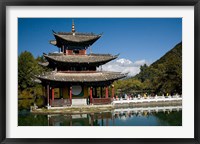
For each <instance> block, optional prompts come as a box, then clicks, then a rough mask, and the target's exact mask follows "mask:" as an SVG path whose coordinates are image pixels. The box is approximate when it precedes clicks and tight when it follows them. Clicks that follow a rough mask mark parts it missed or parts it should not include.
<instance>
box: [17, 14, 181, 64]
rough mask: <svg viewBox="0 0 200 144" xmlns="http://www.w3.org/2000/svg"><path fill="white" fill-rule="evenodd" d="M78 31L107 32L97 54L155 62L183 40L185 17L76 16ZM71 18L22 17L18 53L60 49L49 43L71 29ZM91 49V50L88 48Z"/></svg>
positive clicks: (36, 53)
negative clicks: (56, 36) (183, 20)
mask: <svg viewBox="0 0 200 144" xmlns="http://www.w3.org/2000/svg"><path fill="white" fill-rule="evenodd" d="M74 22H75V29H76V31H77V32H93V33H95V34H101V33H103V36H102V37H101V38H100V39H99V40H97V41H96V42H95V43H94V44H93V45H92V52H93V53H110V54H113V55H115V54H119V53H120V56H119V58H126V59H129V60H131V61H133V62H135V61H139V60H145V61H147V62H149V63H152V62H154V61H155V60H157V59H159V58H160V57H161V56H163V55H164V54H165V53H166V52H167V51H169V50H170V49H172V48H173V47H174V46H175V45H176V44H177V43H179V42H181V41H182V19H181V18H74ZM71 25H72V19H71V18H19V19H18V38H19V39H18V48H19V50H18V54H20V53H21V52H23V51H25V50H26V51H30V52H31V53H32V54H33V55H34V57H37V56H41V55H42V54H43V52H45V53H49V52H55V51H58V48H57V47H55V46H52V45H51V44H49V40H54V36H53V33H52V30H54V31H55V32H70V31H71ZM88 52H89V51H88Z"/></svg>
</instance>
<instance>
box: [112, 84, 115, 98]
mask: <svg viewBox="0 0 200 144" xmlns="http://www.w3.org/2000/svg"><path fill="white" fill-rule="evenodd" d="M114 96H115V90H114V85H112V98H114Z"/></svg>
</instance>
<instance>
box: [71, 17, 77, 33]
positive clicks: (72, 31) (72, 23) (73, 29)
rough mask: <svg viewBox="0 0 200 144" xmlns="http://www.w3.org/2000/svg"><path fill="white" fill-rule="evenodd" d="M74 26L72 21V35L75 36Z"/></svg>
mask: <svg viewBox="0 0 200 144" xmlns="http://www.w3.org/2000/svg"><path fill="white" fill-rule="evenodd" d="M75 32H76V30H75V25H74V20H72V34H73V35H75Z"/></svg>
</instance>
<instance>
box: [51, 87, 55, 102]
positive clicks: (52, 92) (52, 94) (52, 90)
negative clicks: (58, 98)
mask: <svg viewBox="0 0 200 144" xmlns="http://www.w3.org/2000/svg"><path fill="white" fill-rule="evenodd" d="M51 96H52V101H54V87H52V88H51Z"/></svg>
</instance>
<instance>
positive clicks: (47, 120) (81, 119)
mask: <svg viewBox="0 0 200 144" xmlns="http://www.w3.org/2000/svg"><path fill="white" fill-rule="evenodd" d="M181 125H182V107H181V106H168V107H146V108H127V109H115V110H114V111H111V112H103V113H91V114H76V115H60V114H54V115H53V114H51V115H34V114H30V113H28V114H22V113H19V126H181Z"/></svg>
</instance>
